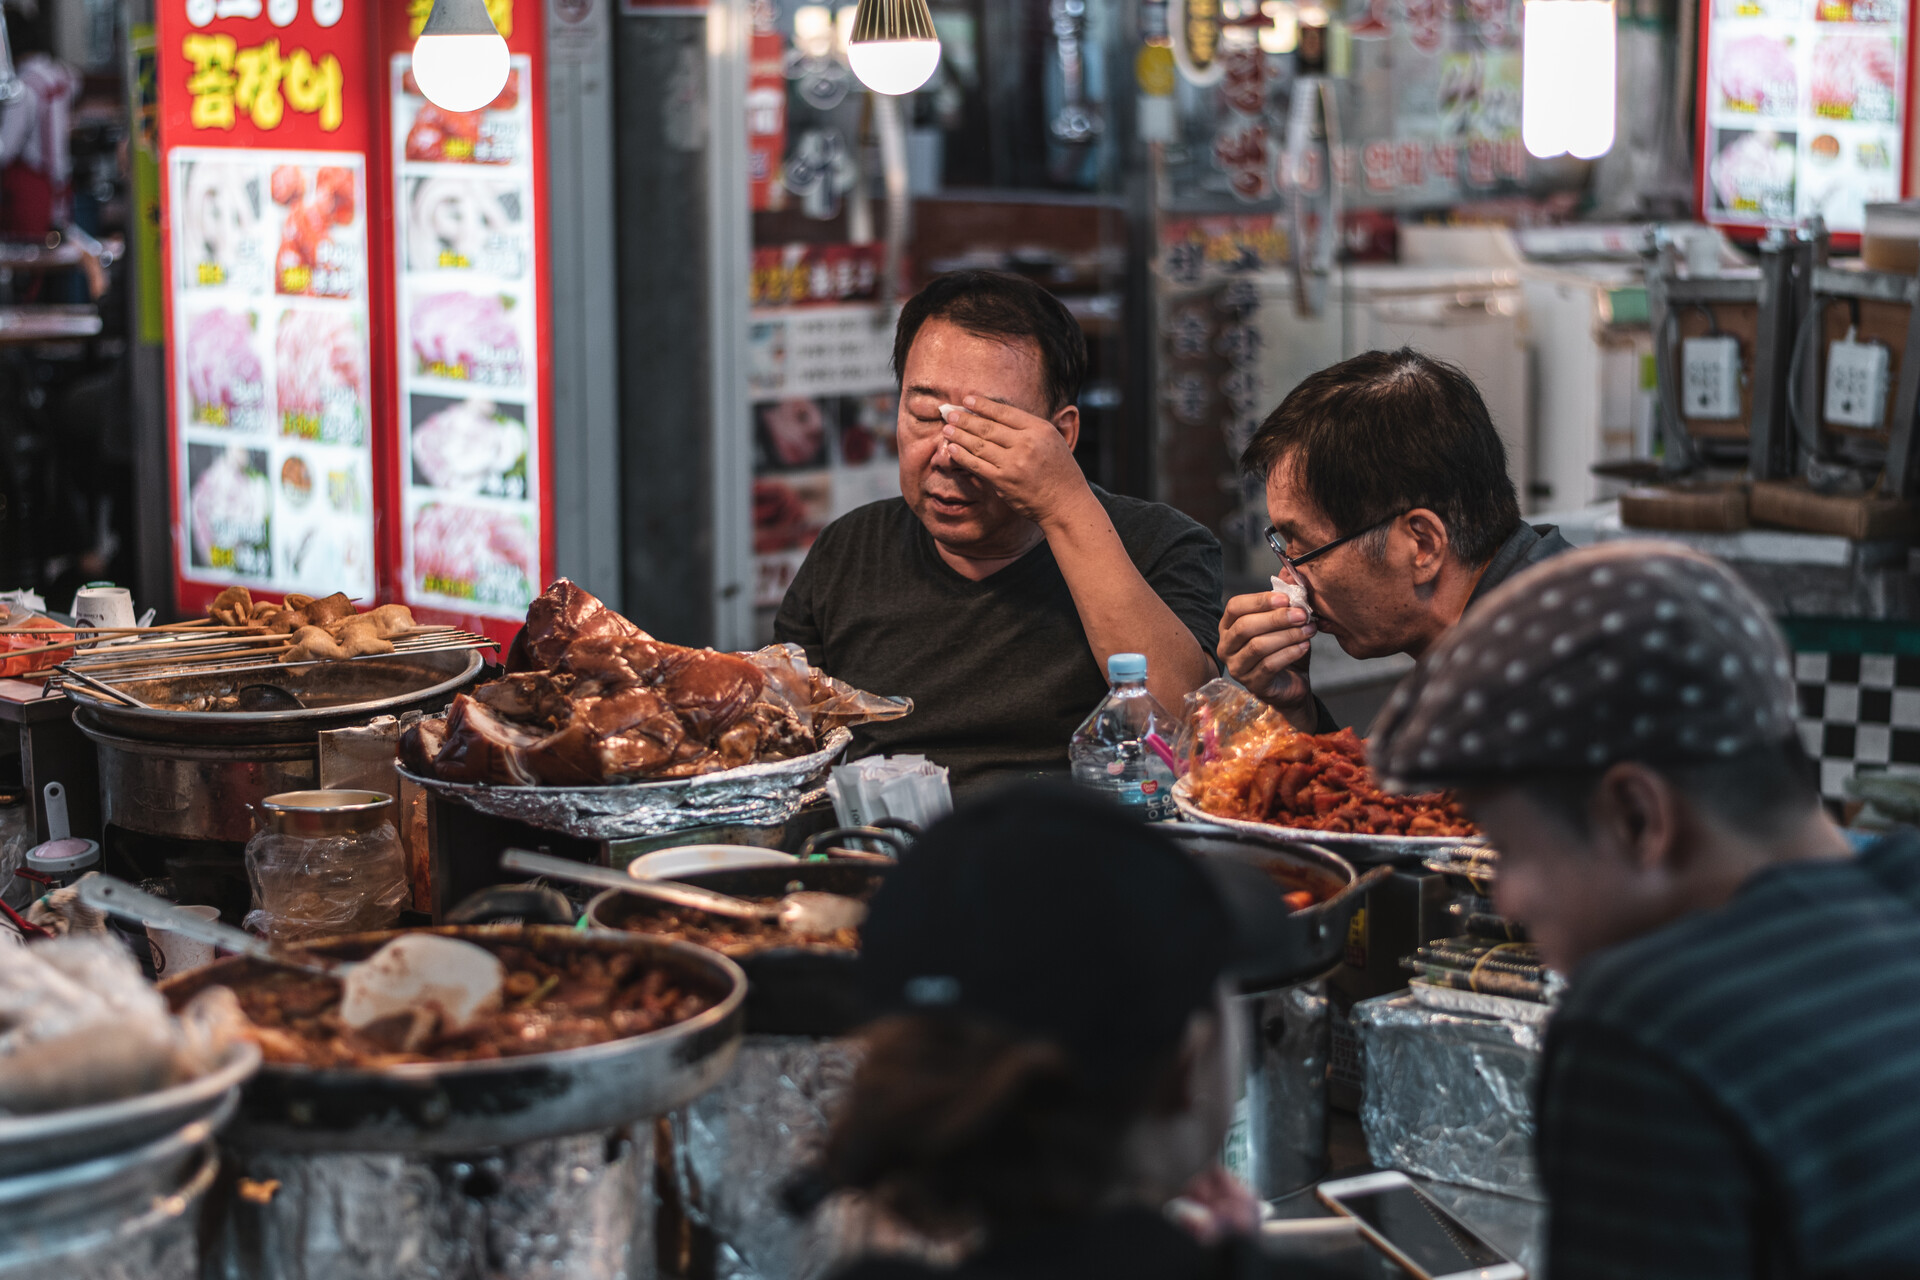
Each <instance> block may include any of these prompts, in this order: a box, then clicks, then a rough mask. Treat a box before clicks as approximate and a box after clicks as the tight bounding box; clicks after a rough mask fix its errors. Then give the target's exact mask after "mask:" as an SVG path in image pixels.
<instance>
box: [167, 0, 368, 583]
mask: <svg viewBox="0 0 1920 1280" xmlns="http://www.w3.org/2000/svg"><path fill="white" fill-rule="evenodd" d="M369 17H370V11H369V10H368V9H367V8H366V7H365V6H364V5H363V4H360V3H346V2H345V0H163V3H162V4H161V5H160V6H159V13H158V27H159V34H158V46H159V47H158V51H157V68H158V78H159V94H160V144H161V161H160V162H161V192H162V194H161V207H162V215H163V221H164V227H165V233H164V236H163V244H164V246H165V247H164V250H163V253H164V267H165V272H166V280H167V287H166V289H165V291H164V302H165V315H166V325H167V349H168V353H169V357H170V358H169V368H168V384H169V385H168V402H169V413H168V430H169V441H170V448H169V454H170V457H171V460H172V485H171V490H172V510H173V527H174V530H175V556H174V562H173V563H174V577H175V584H176V594H177V598H178V599H179V602H180V604H181V607H182V608H185V609H189V610H194V609H199V608H203V607H204V606H205V605H206V603H207V601H208V600H209V599H210V598H211V597H212V596H213V595H214V594H215V593H217V592H218V591H219V590H221V589H222V588H223V587H225V586H228V585H235V584H238V585H244V586H248V587H250V588H255V589H260V590H263V591H265V592H268V593H271V594H275V595H277V594H280V593H282V592H285V591H288V590H302V591H308V592H321V591H323V590H324V591H332V590H344V591H346V592H348V593H349V594H351V595H354V596H357V597H361V598H369V597H371V596H372V595H373V594H374V592H375V590H376V579H377V565H376V561H375V546H376V539H375V531H374V530H375V523H376V512H375V507H376V502H377V493H376V489H375V483H374V468H373V465H372V460H373V455H374V442H375V439H376V437H377V433H378V428H379V422H378V418H379V414H378V413H377V409H376V406H378V405H379V404H380V403H381V399H380V396H379V391H380V388H379V386H378V384H377V382H376V381H375V369H374V367H373V363H372V361H371V359H370V356H371V350H372V348H371V332H370V331H371V328H372V323H373V317H376V316H380V315H382V314H383V313H384V311H385V307H384V306H383V305H382V304H383V281H382V280H381V279H380V278H379V275H378V273H377V272H376V271H374V270H372V269H370V259H369V253H368V248H369V243H368V226H369V222H370V220H369V217H368V212H369V211H368V207H367V204H368V199H369V196H370V195H371V193H372V191H373V187H372V185H371V183H372V176H373V170H372V169H371V167H370V157H369V147H370V144H371V142H372V139H373V137H374V128H375V123H376V121H375V116H374V112H373V109H372V103H371V101H370V95H369V94H368V93H367V69H368V51H369V45H370V41H371V37H372V30H371V28H370V26H369V25H368V22H369Z"/></svg>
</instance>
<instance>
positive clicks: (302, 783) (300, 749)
mask: <svg viewBox="0 0 1920 1280" xmlns="http://www.w3.org/2000/svg"><path fill="white" fill-rule="evenodd" d="M483 665H484V662H483V660H482V658H481V656H480V654H479V652H478V651H477V650H471V649H461V650H451V651H447V652H427V653H411V654H395V655H393V656H391V657H379V658H356V659H353V660H350V661H346V662H319V663H310V664H303V665H300V666H291V667H265V668H251V669H244V668H243V669H240V670H236V671H230V672H225V673H221V674H193V675H181V676H167V677H160V678H156V679H152V680H129V681H124V682H122V683H121V684H120V685H118V686H116V687H118V688H121V689H124V690H125V691H126V692H127V693H130V694H132V695H133V696H134V697H136V698H139V699H140V700H141V701H143V702H147V703H151V704H153V705H152V706H151V707H128V706H122V705H119V704H117V703H110V702H107V701H104V700H102V699H98V698H91V697H89V696H87V695H86V694H85V691H84V690H81V691H79V694H78V695H77V696H76V697H75V698H74V701H75V703H76V705H75V707H74V713H73V719H74V723H75V724H77V725H79V727H80V729H81V731H82V732H83V733H85V734H86V735H87V736H88V737H89V738H91V739H92V740H93V743H94V748H95V750H96V752H97V753H98V755H99V758H100V800H101V816H102V820H103V821H104V822H105V823H106V824H107V825H108V826H112V827H118V828H121V829H122V830H126V831H133V832H139V833H140V834H142V835H149V836H159V837H163V838H168V839H175V840H219V841H225V842H228V843H235V844H243V843H245V842H246V841H247V840H248V839H249V838H250V837H251V836H252V835H253V833H254V831H255V830H256V828H257V826H258V823H259V816H258V805H259V802H260V801H261V800H263V799H265V798H266V797H267V796H270V795H274V794H276V793H278V792H282V791H306V790H311V789H313V788H315V787H318V786H319V785H320V737H319V735H320V734H321V732H322V731H324V730H327V729H342V728H347V727H349V726H352V725H358V724H365V723H366V722H367V721H369V720H371V719H373V718H374V717H375V716H384V715H399V714H401V713H402V712H406V711H435V710H438V709H440V708H442V707H444V706H446V705H447V704H448V703H449V702H451V701H452V700H453V696H454V695H455V694H456V693H458V692H460V691H461V690H462V689H464V688H466V687H467V686H468V685H471V684H472V683H473V682H474V681H475V680H476V679H478V678H479V675H480V672H481V668H482V667H483ZM256 684H266V685H272V686H274V687H275V688H279V689H284V690H286V691H287V692H288V693H291V694H293V695H294V696H295V697H297V698H299V699H300V700H301V701H302V702H303V703H305V704H307V705H306V707H305V709H303V710H299V711H258V712H247V711H200V710H189V709H185V708H187V707H190V706H194V705H207V704H209V703H210V702H212V700H215V699H219V698H222V697H225V696H228V695H231V694H233V693H235V692H236V691H237V690H239V689H241V688H244V687H246V686H248V685H256ZM212 704H213V705H218V704H217V703H212Z"/></svg>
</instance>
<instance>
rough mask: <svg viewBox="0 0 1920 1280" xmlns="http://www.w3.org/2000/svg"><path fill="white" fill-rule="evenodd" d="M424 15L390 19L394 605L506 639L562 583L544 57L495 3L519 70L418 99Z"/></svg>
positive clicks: (384, 358)
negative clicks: (482, 88)
mask: <svg viewBox="0 0 1920 1280" xmlns="http://www.w3.org/2000/svg"><path fill="white" fill-rule="evenodd" d="M429 8H430V5H429V4H428V3H427V0H410V3H408V4H405V5H398V4H396V5H389V6H386V7H385V8H383V9H382V11H381V14H382V16H381V22H382V27H381V31H380V34H379V43H380V50H381V60H382V75H383V76H384V81H383V84H382V91H381V101H382V110H383V123H382V145H381V149H382V151H383V153H384V154H383V166H384V176H383V180H382V181H383V188H382V189H383V193H384V196H385V199H384V200H383V201H382V204H383V206H384V209H383V216H382V220H381V221H382V228H381V230H380V232H379V233H378V235H377V239H378V240H379V246H378V247H377V248H376V250H375V253H376V255H377V256H380V257H381V258H382V259H383V264H384V269H385V271H386V272H387V273H388V279H390V280H391V281H392V282H393V304H392V305H393V310H392V313H391V314H392V316H393V321H392V324H391V326H390V327H389V329H388V331H387V333H385V334H384V335H382V337H383V340H382V341H380V342H377V343H376V359H377V360H378V361H380V362H381V363H382V364H383V366H384V367H385V368H386V369H387V371H388V374H389V381H388V385H389V386H390V387H391V388H392V392H391V396H392V399H391V401H390V406H389V414H390V417H391V420H392V422H393V424H394V432H393V436H392V443H391V445H390V446H389V448H388V449H387V451H386V459H385V461H384V468H383V469H384V472H385V479H386V483H385V485H384V487H383V490H382V491H383V493H384V495H385V498H386V509H387V510H389V511H391V512H392V513H393V518H392V519H390V520H388V521H387V522H386V526H385V535H384V538H383V546H384V550H385V564H386V566H387V572H386V574H385V576H384V577H383V584H384V586H385V588H386V591H387V592H388V593H389V594H391V595H393V596H394V597H395V598H397V599H399V600H402V601H404V602H405V603H406V604H408V605H409V606H411V607H412V608H413V609H414V611H415V613H416V614H417V615H419V616H422V617H430V618H433V619H435V620H441V621H449V622H454V623H457V624H459V625H462V626H466V627H469V628H471V629H473V630H478V631H484V632H487V633H488V634H491V635H494V636H496V637H498V638H500V639H502V640H505V639H508V638H510V637H511V636H512V634H513V632H514V631H516V630H517V629H518V627H519V624H520V621H521V619H522V618H524V617H525V615H526V610H527V604H528V602H529V601H530V600H531V599H532V598H533V596H534V595H537V594H538V593H539V592H540V591H541V590H542V588H543V587H544V586H545V584H546V583H547V582H548V581H550V580H551V579H552V578H553V575H554V566H553V508H552V502H551V493H552V480H551V477H552V400H553V395H552V381H551V376H550V361H549V358H548V350H549V345H548V336H549V332H550V325H551V320H550V316H551V302H550V298H549V294H548V288H549V273H548V266H547V261H548V255H547V240H546V228H547V217H548V212H547V173H546V129H545V121H546V107H545V89H544V85H545V80H546V73H545V67H544V58H545V47H544V40H543V38H542V31H541V18H540V13H541V11H540V7H539V6H538V5H537V4H534V3H531V0H489V3H488V5H487V8H488V12H489V13H490V14H491V15H492V16H493V20H494V25H495V26H496V27H498V28H499V30H500V33H501V34H502V35H503V36H505V37H506V40H507V47H508V49H509V50H510V51H511V52H512V54H513V70H512V74H511V75H510V77H509V79H508V82H507V87H506V88H505V90H503V91H502V93H501V94H500V96H499V97H498V98H496V99H495V100H494V101H493V102H492V103H491V104H490V105H489V106H487V107H486V108H485V109H483V110H480V111H466V112H460V111H445V110H442V109H441V108H439V107H436V106H434V105H432V104H431V103H429V102H427V101H426V99H425V98H423V97H421V96H420V92H419V88H418V86H417V85H415V84H414V82H413V77H412V76H411V74H410V73H409V65H410V52H411V50H412V48H413V41H414V39H415V37H416V36H417V35H418V34H419V30H420V25H421V24H422V23H424V22H425V21H426V17H427V12H428V10H429Z"/></svg>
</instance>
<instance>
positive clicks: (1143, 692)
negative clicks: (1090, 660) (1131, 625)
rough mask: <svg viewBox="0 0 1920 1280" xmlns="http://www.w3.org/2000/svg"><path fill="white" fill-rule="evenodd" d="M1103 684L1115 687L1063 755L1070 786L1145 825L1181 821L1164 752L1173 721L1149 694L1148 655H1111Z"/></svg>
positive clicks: (1170, 767)
mask: <svg viewBox="0 0 1920 1280" xmlns="http://www.w3.org/2000/svg"><path fill="white" fill-rule="evenodd" d="M1107 680H1108V681H1109V682H1110V683H1111V684H1112V686H1113V687H1112V688H1111V689H1110V690H1108V692H1107V696H1106V697H1104V698H1102V699H1101V700H1100V705H1099V706H1097V707H1095V708H1094V709H1093V714H1092V715H1090V716H1088V717H1087V718H1086V719H1085V720H1084V721H1082V722H1081V724H1080V727H1079V728H1078V729H1076V730H1074V734H1073V745H1072V746H1070V747H1069V748H1068V749H1067V758H1068V759H1070V760H1071V761H1072V762H1073V780H1074V781H1075V782H1078V783H1080V784H1081V785H1082V786H1086V787H1092V788H1093V789H1094V790H1095V791H1100V792H1104V793H1105V794H1107V795H1109V796H1112V797H1113V798H1114V799H1115V800H1117V801H1118V802H1119V803H1121V804H1123V805H1125V806H1127V807H1128V808H1129V809H1132V810H1133V811H1134V812H1136V813H1138V814H1139V815H1140V816H1141V817H1143V818H1145V819H1146V820H1147V821H1149V822H1158V821H1162V820H1166V819H1172V818H1177V817H1179V816H1180V811H1179V810H1178V809H1177V808H1176V807H1175V806H1174V803H1173V765H1172V757H1171V748H1170V747H1169V746H1168V743H1169V742H1170V741H1171V739H1172V737H1173V717H1172V716H1170V715H1168V714H1167V709H1166V708H1165V707H1163V706H1161V705H1160V704H1159V702H1157V701H1155V699H1154V696H1153V695H1152V694H1151V693H1148V692H1147V657H1146V655H1145V654H1142V653H1116V654H1114V655H1113V656H1112V657H1110V658H1108V659H1107ZM1163 751H1164V752H1167V753H1168V754H1166V755H1162V754H1161V753H1162V752H1163Z"/></svg>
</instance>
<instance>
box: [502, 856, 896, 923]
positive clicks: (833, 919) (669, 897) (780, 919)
mask: <svg viewBox="0 0 1920 1280" xmlns="http://www.w3.org/2000/svg"><path fill="white" fill-rule="evenodd" d="M500 865H501V866H502V867H503V868H505V869H506V870H508V871H525V872H528V873H530V874H533V875H541V876H550V877H551V878H553V879H555V880H566V881H570V882H572V883H574V884H588V885H593V886H594V887H596V888H600V889H618V890H620V891H621V892H622V893H632V894H638V895H639V896H640V897H643V898H652V899H654V900H655V901H657V902H665V903H669V904H671V905H673V906H676V907H687V908H691V909H692V910H695V911H705V912H707V913H708V914H710V915H716V916H729V917H732V918H733V919H735V920H766V921H774V922H777V923H778V924H779V925H780V927H781V928H782V929H785V930H786V931H787V932H788V933H799V934H809V935H816V936H817V935H824V934H829V933H836V932H838V931H839V930H841V929H855V928H858V927H859V926H860V924H861V922H862V921H864V920H865V919H866V918H867V904H866V903H864V902H861V901H860V900H859V899H858V898H848V897H845V896H843V895H841V894H837V893H820V892H817V891H813V890H802V891H800V892H799V893H790V894H788V895H787V896H786V897H784V898H782V899H780V901H778V902H776V903H774V904H773V905H771V906H761V905H760V904H759V903H757V902H747V901H745V900H744V899H741V898H735V897H732V896H730V895H728V894H724V893H715V892H713V890H711V889H696V888H694V887H693V886H692V885H690V884H669V883H667V882H666V881H663V880H636V879H634V878H633V877H632V876H630V875H627V874H625V873H624V872H620V871H614V870H611V869H609V868H607V867H590V866H588V865H586V864H585V863H582V862H569V861H567V860H566V859H565V858H553V857H549V856H547V855H546V854H544V853H531V852H529V851H527V850H525V849H509V850H507V851H506V852H505V853H503V854H501V855H500Z"/></svg>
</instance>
